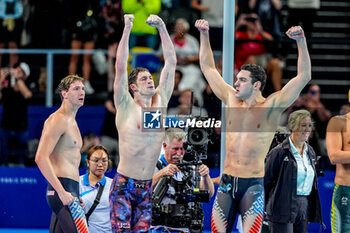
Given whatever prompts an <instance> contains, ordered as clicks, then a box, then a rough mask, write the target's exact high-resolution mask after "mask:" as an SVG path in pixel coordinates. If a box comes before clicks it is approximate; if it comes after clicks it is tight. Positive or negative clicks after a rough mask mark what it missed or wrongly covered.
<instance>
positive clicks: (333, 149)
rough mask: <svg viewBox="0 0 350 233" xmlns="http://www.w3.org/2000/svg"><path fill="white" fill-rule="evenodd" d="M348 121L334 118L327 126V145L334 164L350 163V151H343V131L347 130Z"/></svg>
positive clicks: (330, 158)
mask: <svg viewBox="0 0 350 233" xmlns="http://www.w3.org/2000/svg"><path fill="white" fill-rule="evenodd" d="M345 122H346V120H345V119H340V118H339V117H337V116H336V117H332V118H331V119H330V120H329V122H328V126H327V134H326V144H327V152H328V156H329V160H330V161H331V163H332V164H347V163H350V151H344V150H343V138H342V131H343V129H345V126H346V123H345Z"/></svg>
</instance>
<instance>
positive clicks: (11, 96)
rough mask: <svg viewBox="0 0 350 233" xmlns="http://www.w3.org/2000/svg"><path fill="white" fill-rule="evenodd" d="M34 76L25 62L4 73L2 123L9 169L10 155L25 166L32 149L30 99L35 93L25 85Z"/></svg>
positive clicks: (1, 82)
mask: <svg viewBox="0 0 350 233" xmlns="http://www.w3.org/2000/svg"><path fill="white" fill-rule="evenodd" d="M29 75H30V68H29V66H28V64H27V63H24V62H21V63H19V64H16V65H15V66H14V67H13V68H10V69H1V72H0V91H1V94H0V99H2V103H3V112H2V120H1V129H0V135H1V143H2V146H1V151H0V155H1V158H2V159H1V160H2V163H3V164H4V165H5V166H7V165H8V157H9V155H10V154H15V155H16V156H17V158H16V159H17V162H18V164H20V165H24V159H25V156H26V154H27V149H28V99H30V98H31V97H32V92H31V91H30V90H29V88H28V87H27V85H26V83H25V81H26V80H27V78H28V77H29Z"/></svg>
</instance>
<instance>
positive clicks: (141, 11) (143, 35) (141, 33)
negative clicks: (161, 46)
mask: <svg viewBox="0 0 350 233" xmlns="http://www.w3.org/2000/svg"><path fill="white" fill-rule="evenodd" d="M122 9H123V11H124V13H125V14H133V15H134V16H135V18H134V21H133V24H134V26H133V27H132V30H131V34H130V40H129V48H130V49H132V48H133V47H135V46H145V47H148V48H152V49H156V48H157V46H158V35H157V29H156V28H153V27H151V26H149V25H146V24H145V22H146V20H147V18H148V16H149V15H150V14H154V15H156V14H158V13H159V12H160V9H161V1H160V0H122Z"/></svg>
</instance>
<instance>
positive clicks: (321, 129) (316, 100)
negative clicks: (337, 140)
mask: <svg viewBox="0 0 350 233" xmlns="http://www.w3.org/2000/svg"><path fill="white" fill-rule="evenodd" d="M302 107H303V108H306V109H307V110H308V111H309V112H310V113H311V117H312V119H313V120H314V121H315V129H316V133H317V135H316V137H317V138H318V143H319V146H320V149H321V151H320V152H321V154H322V155H326V154H327V152H326V141H325V138H326V129H327V123H328V121H329V119H330V118H331V116H332V114H331V112H330V111H329V110H328V109H327V108H326V107H325V106H324V105H323V104H322V102H321V89H320V87H319V86H318V85H316V84H313V85H310V87H309V90H308V92H307V93H306V95H305V96H304V98H303V105H302Z"/></svg>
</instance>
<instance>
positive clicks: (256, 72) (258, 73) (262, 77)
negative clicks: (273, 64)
mask: <svg viewBox="0 0 350 233" xmlns="http://www.w3.org/2000/svg"><path fill="white" fill-rule="evenodd" d="M241 70H246V71H249V72H250V77H251V79H252V84H254V83H255V82H257V81H260V83H261V86H260V89H259V90H260V91H263V90H264V88H265V85H266V73H265V70H264V69H263V68H262V67H261V66H259V65H256V64H244V65H242V66H241Z"/></svg>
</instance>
